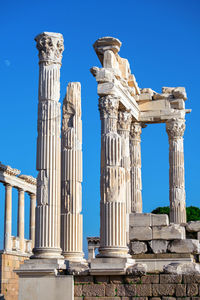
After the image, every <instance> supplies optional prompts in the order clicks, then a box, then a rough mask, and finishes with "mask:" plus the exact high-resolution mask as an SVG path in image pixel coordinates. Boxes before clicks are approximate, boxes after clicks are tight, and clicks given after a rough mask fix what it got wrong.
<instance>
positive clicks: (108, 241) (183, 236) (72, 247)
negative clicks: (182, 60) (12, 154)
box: [0, 32, 200, 300]
mask: <svg viewBox="0 0 200 300" xmlns="http://www.w3.org/2000/svg"><path fill="white" fill-rule="evenodd" d="M35 41H36V45H37V49H38V51H39V99H38V100H39V101H38V139H37V170H38V177H37V197H35V194H36V180H35V179H33V178H32V177H29V176H24V175H21V176H19V171H18V170H15V169H12V168H11V167H8V166H4V165H0V172H1V173H0V181H1V182H3V183H4V185H5V187H6V190H5V201H6V205H5V244H4V245H5V246H4V250H3V251H2V258H1V264H0V265H1V272H0V273H1V274H4V275H5V276H6V269H5V266H6V264H5V263H4V260H5V259H8V257H7V256H8V255H15V256H17V257H19V259H22V261H24V264H21V266H20V267H19V264H18V265H16V267H14V266H13V267H12V270H11V271H10V272H11V273H12V274H14V275H13V276H16V277H15V279H16V280H17V278H18V277H17V276H19V287H18V286H17V283H16V287H15V288H14V287H12V289H13V290H15V293H14V292H13V293H12V292H8V288H9V284H11V283H10V282H9V279H8V281H7V282H6V281H2V282H1V293H3V294H4V298H5V299H6V300H11V299H12V300H17V299H19V300H39V299H48V300H55V299H60V298H62V299H65V298H66V299H70V300H71V299H75V300H82V299H84V298H85V300H94V299H95V298H96V297H100V299H101V300H102V299H104V300H112V299H113V298H114V297H115V299H117V300H121V299H122V300H123V299H125V298H124V297H129V298H126V299H130V297H132V298H133V299H134V298H137V299H138V297H139V299H144V300H147V299H155V300H157V299H158V300H160V299H161V297H162V299H168V297H174V298H179V297H184V298H185V297H188V299H190V297H196V296H197V297H198V296H200V294H199V293H200V289H199V283H200V279H199V278H200V264H199V254H200V247H199V241H200V222H199V221H197V222H188V223H187V220H186V208H185V207H186V206H185V182H184V180H185V179H184V178H185V175H184V151H183V135H184V131H185V115H186V113H189V112H190V110H189V109H185V100H186V99H187V96H186V92H185V89H184V88H183V87H163V88H162V93H157V92H155V91H153V90H152V89H150V88H142V89H141V88H139V86H138V84H137V82H136V79H135V76H134V75H133V74H131V70H130V65H129V62H128V60H127V59H125V58H122V57H120V55H119V51H120V47H121V42H120V41H119V40H118V39H116V38H112V37H104V38H100V39H98V40H97V41H96V42H95V43H94V45H93V46H94V50H95V52H96V54H97V56H98V59H99V61H100V64H101V67H93V68H91V70H90V71H91V73H92V75H93V76H94V77H95V79H96V81H97V84H98V88H97V93H98V96H99V102H98V109H99V112H100V120H101V169H100V189H101V191H100V193H101V201H100V237H88V238H87V240H88V254H89V255H88V260H86V259H85V258H84V253H83V246H82V244H83V236H82V223H83V216H82V214H81V210H82V181H83V178H82V120H81V85H80V83H79V82H71V83H69V84H68V86H67V92H66V96H65V98H64V101H63V106H62V112H63V114H62V125H61V124H60V123H61V108H60V102H59V100H60V67H61V63H62V53H63V50H64V41H63V36H62V35H61V34H58V33H51V32H43V33H41V34H39V35H38V36H37V37H36V38H35ZM83 88H84V87H83ZM155 123H165V124H166V134H167V135H168V139H169V203H170V218H168V216H167V215H155V214H151V213H143V212H142V176H141V174H142V172H141V133H142V130H143V129H144V128H145V127H146V126H151V125H152V126H153V124H155ZM12 186H13V187H17V188H18V189H19V221H18V237H12V234H11V205H12V201H11V189H12ZM24 191H26V192H28V193H29V194H30V195H31V212H30V215H31V219H30V241H26V240H25V239H24V225H23V213H24V208H23V201H24V196H23V193H24ZM35 198H37V205H36V208H35ZM34 213H35V214H36V218H34ZM34 220H35V222H34ZM34 229H35V230H34ZM30 247H31V248H30ZM32 248H33V249H32ZM96 252H97V254H96V255H95V253H96ZM3 255H4V256H5V257H3ZM29 258H30V259H29ZM19 259H18V260H19ZM4 279H6V278H4ZM3 284H4V285H3ZM2 286H3V288H2ZM18 291H19V298H17V295H18ZM74 297H75V298H74ZM152 297H153V298H152ZM174 298H173V299H174ZM192 299H193V298H192ZM195 299H196V298H195ZM198 299H199V298H198Z"/></svg>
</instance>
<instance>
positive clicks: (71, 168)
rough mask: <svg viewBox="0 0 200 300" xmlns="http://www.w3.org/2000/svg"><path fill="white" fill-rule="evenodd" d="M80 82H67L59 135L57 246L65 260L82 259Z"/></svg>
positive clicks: (76, 260) (74, 260)
mask: <svg viewBox="0 0 200 300" xmlns="http://www.w3.org/2000/svg"><path fill="white" fill-rule="evenodd" d="M81 210H82V120H81V85H80V83H79V82H71V83H69V84H68V87H67V93H66V97H65V99H64V101H63V115H62V137H61V248H62V250H63V256H64V257H65V259H67V260H69V261H72V262H80V261H82V260H83V249H82V248H83V245H82V244H83V227H82V226H83V225H82V223H83V218H82V215H81Z"/></svg>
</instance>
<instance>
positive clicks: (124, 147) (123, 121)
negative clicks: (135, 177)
mask: <svg viewBox="0 0 200 300" xmlns="http://www.w3.org/2000/svg"><path fill="white" fill-rule="evenodd" d="M131 119H132V116H131V114H130V112H128V111H119V114H118V134H119V135H120V137H121V166H122V168H124V170H125V191H126V231H127V243H128V242H129V214H130V213H131V181H130V145H129V144H130V125H131Z"/></svg>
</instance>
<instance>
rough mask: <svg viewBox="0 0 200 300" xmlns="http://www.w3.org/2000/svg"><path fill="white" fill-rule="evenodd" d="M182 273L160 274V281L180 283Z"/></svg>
mask: <svg viewBox="0 0 200 300" xmlns="http://www.w3.org/2000/svg"><path fill="white" fill-rule="evenodd" d="M181 282H182V275H176V274H170V275H168V274H160V283H181Z"/></svg>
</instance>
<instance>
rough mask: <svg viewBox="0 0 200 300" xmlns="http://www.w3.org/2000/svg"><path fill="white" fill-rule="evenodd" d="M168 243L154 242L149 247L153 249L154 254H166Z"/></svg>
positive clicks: (163, 241)
mask: <svg viewBox="0 0 200 300" xmlns="http://www.w3.org/2000/svg"><path fill="white" fill-rule="evenodd" d="M168 243H169V242H168V241H165V240H152V241H150V242H149V246H150V247H151V250H152V252H153V253H155V254H157V253H166V252H167V246H168Z"/></svg>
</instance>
